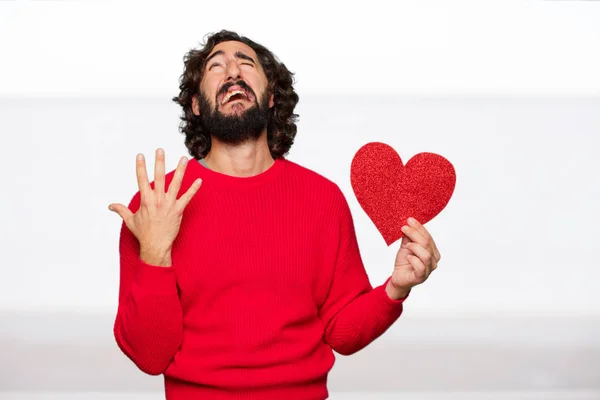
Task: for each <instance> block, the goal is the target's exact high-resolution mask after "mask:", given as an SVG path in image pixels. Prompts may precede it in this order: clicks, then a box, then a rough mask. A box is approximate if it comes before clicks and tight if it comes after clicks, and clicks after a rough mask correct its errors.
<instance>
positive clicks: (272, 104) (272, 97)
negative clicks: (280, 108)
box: [269, 94, 275, 108]
mask: <svg viewBox="0 0 600 400" xmlns="http://www.w3.org/2000/svg"><path fill="white" fill-rule="evenodd" d="M274 105H275V95H274V94H271V97H269V108H273V106H274Z"/></svg>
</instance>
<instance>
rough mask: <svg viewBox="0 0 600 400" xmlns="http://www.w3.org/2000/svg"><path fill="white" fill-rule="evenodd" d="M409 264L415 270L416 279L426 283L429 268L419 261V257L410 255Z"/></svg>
mask: <svg viewBox="0 0 600 400" xmlns="http://www.w3.org/2000/svg"><path fill="white" fill-rule="evenodd" d="M408 262H409V263H410V265H412V266H413V268H414V270H415V272H414V274H415V277H416V278H417V279H418V280H419V281H420V282H422V281H424V280H425V278H426V277H427V268H425V265H424V264H423V263H422V262H421V260H419V257H417V256H412V255H410V256H408Z"/></svg>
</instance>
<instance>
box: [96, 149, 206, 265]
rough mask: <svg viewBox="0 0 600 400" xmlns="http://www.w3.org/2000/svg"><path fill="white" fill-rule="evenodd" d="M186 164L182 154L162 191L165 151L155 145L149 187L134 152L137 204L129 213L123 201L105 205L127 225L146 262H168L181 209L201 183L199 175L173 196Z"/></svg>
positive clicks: (141, 159)
mask: <svg viewBox="0 0 600 400" xmlns="http://www.w3.org/2000/svg"><path fill="white" fill-rule="evenodd" d="M186 166H187V158H186V157H182V158H181V159H180V160H179V164H178V165H177V169H176V170H175V174H174V176H173V181H172V182H171V184H170V185H169V190H168V192H167V193H165V153H164V151H163V150H162V149H157V150H156V163H155V164H154V190H152V188H151V187H150V182H148V174H147V172H146V161H145V160H144V156H143V154H138V156H137V159H136V173H137V181H138V186H139V188H140V208H139V209H138V211H137V212H136V213H135V214H133V213H132V212H131V211H130V210H129V208H128V207H126V206H124V205H123V204H119V203H113V204H110V205H109V206H108V209H109V210H111V211H114V212H116V213H117V214H119V215H120V216H121V218H122V219H123V221H124V222H125V224H126V225H127V228H129V230H130V231H131V232H132V233H133V234H134V235H135V237H136V238H137V239H138V241H139V243H140V258H141V259H142V261H144V262H146V263H148V264H150V265H157V266H170V265H171V247H172V246H173V242H174V241H175V238H176V237H177V234H178V233H179V228H180V226H181V218H182V215H183V210H184V209H185V207H186V206H187V205H188V203H189V202H190V200H191V199H192V197H193V196H194V195H195V194H196V192H197V191H198V189H199V188H200V185H201V184H202V181H201V179H197V180H196V181H195V182H194V183H193V184H192V185H191V186H190V188H189V189H188V190H187V192H185V193H184V194H183V195H181V197H180V198H179V199H177V194H178V193H179V189H180V188H181V181H182V179H183V174H184V172H185V168H186Z"/></svg>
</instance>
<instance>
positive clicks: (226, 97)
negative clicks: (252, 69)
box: [221, 90, 248, 105]
mask: <svg viewBox="0 0 600 400" xmlns="http://www.w3.org/2000/svg"><path fill="white" fill-rule="evenodd" d="M236 94H241V95H244V96H245V97H248V96H247V95H246V92H244V91H243V90H234V91H232V92H227V94H226V95H225V97H223V100H222V101H221V105H223V104H225V103H227V102H228V101H229V99H230V98H231V96H234V95H236Z"/></svg>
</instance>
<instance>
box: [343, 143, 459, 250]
mask: <svg viewBox="0 0 600 400" xmlns="http://www.w3.org/2000/svg"><path fill="white" fill-rule="evenodd" d="M350 181H351V184H352V189H353V190H354V194H355V195H356V199H357V200H358V203H359V204H360V206H361V207H362V209H363V210H364V211H365V213H366V214H367V215H368V216H369V218H370V219H371V221H373V223H374V224H375V227H376V228H377V230H378V231H379V232H380V233H381V235H382V236H383V239H384V240H385V242H386V244H387V245H388V246H389V245H391V244H392V243H394V242H395V241H396V240H398V239H400V238H401V237H402V236H403V233H402V231H401V230H400V229H401V228H402V226H403V225H407V224H408V222H407V220H408V217H414V218H416V219H417V221H419V222H421V223H422V224H425V223H426V222H428V221H431V220H432V219H433V218H434V217H435V216H436V215H438V214H439V213H440V212H441V211H442V210H443V209H444V208H445V207H446V205H447V204H448V202H449V201H450V198H451V197H452V193H453V192H454V187H455V185H456V173H455V170H454V166H453V165H452V164H451V163H450V162H449V161H448V160H447V159H445V158H444V157H442V156H440V155H438V154H434V153H419V154H416V155H415V156H413V157H412V158H411V159H410V160H408V162H407V163H406V165H404V164H403V163H402V159H401V158H400V156H399V155H398V153H397V152H396V151H395V150H394V149H393V148H392V147H391V146H389V145H387V144H385V143H380V142H371V143H367V144H366V145H364V146H363V147H361V148H360V149H359V150H358V152H357V153H356V154H355V155H354V158H353V159H352V166H351V171H350Z"/></svg>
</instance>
